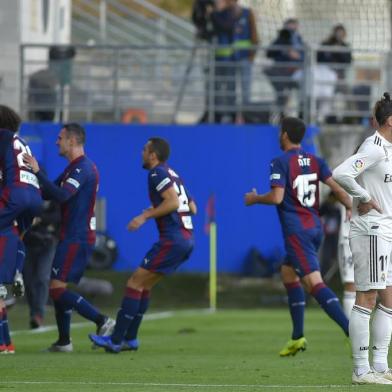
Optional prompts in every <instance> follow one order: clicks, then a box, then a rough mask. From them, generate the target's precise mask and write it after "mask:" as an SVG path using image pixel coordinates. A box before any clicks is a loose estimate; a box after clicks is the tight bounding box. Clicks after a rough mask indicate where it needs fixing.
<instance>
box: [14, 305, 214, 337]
mask: <svg viewBox="0 0 392 392" xmlns="http://www.w3.org/2000/svg"><path fill="white" fill-rule="evenodd" d="M209 313H213V310H211V309H193V310H178V311H166V312H157V313H151V314H146V315H145V316H144V318H143V321H152V320H161V319H166V318H170V317H174V316H195V315H198V314H209ZM89 325H92V323H91V322H81V323H72V325H71V328H72V329H77V328H84V327H88V326H89ZM51 331H57V326H56V325H47V326H45V327H40V328H37V329H26V330H21V331H15V332H11V335H12V336H15V335H24V334H29V335H30V334H31V335H35V334H40V333H46V332H51Z"/></svg>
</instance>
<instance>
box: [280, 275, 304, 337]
mask: <svg viewBox="0 0 392 392" xmlns="http://www.w3.org/2000/svg"><path fill="white" fill-rule="evenodd" d="M285 287H286V291H287V297H288V304H289V309H290V315H291V321H292V324H293V333H292V335H291V338H292V339H299V338H302V337H303V336H304V315H305V292H304V289H303V288H302V285H301V283H300V282H293V283H285Z"/></svg>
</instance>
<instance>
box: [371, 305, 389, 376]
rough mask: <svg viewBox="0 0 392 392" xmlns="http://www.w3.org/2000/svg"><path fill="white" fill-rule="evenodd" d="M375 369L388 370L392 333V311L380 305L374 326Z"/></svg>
mask: <svg viewBox="0 0 392 392" xmlns="http://www.w3.org/2000/svg"><path fill="white" fill-rule="evenodd" d="M371 331H372V338H373V345H372V352H373V368H374V369H375V370H376V371H377V372H384V371H385V370H387V369H388V348H389V343H390V342H391V333H392V309H390V308H386V307H385V306H383V305H381V304H378V306H377V309H376V312H375V314H374V317H373V320H372V325H371Z"/></svg>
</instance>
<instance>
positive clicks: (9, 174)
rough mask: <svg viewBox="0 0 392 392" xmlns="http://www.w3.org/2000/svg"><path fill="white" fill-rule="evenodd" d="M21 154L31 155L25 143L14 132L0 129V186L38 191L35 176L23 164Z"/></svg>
mask: <svg viewBox="0 0 392 392" xmlns="http://www.w3.org/2000/svg"><path fill="white" fill-rule="evenodd" d="M23 154H29V155H31V151H30V148H29V146H28V145H27V144H26V142H25V141H24V140H23V139H22V138H20V137H19V136H17V135H16V134H15V133H14V132H11V131H9V130H6V129H0V171H1V177H2V186H3V187H4V188H6V187H7V188H9V187H14V186H18V187H28V188H31V189H33V190H35V191H37V190H39V184H38V179H37V176H36V175H35V174H34V173H33V171H32V170H31V168H30V167H29V166H26V164H25V163H24V162H23Z"/></svg>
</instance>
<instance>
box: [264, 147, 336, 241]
mask: <svg viewBox="0 0 392 392" xmlns="http://www.w3.org/2000/svg"><path fill="white" fill-rule="evenodd" d="M331 175H332V174H331V171H330V169H329V168H328V165H327V164H326V162H325V161H324V160H323V159H321V158H319V157H317V156H315V155H313V154H309V153H307V152H305V151H304V150H302V149H301V148H294V149H291V150H289V151H286V152H285V153H284V154H283V155H281V156H280V157H278V158H276V159H274V160H272V162H271V175H270V183H271V187H275V186H278V187H282V188H284V189H285V192H284V198H283V201H282V203H281V204H279V205H278V206H277V208H278V214H279V219H280V222H281V225H282V230H283V233H284V234H285V235H290V234H292V233H294V232H298V231H302V230H307V229H312V228H315V227H321V221H320V215H319V191H320V186H319V181H322V182H325V181H326V180H327V179H328V178H329V177H331Z"/></svg>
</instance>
